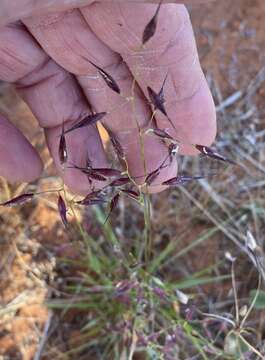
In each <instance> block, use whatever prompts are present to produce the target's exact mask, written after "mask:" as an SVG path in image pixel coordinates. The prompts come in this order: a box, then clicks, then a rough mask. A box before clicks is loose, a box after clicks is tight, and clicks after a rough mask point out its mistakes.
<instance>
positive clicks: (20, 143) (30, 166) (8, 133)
mask: <svg viewBox="0 0 265 360" xmlns="http://www.w3.org/2000/svg"><path fill="white" fill-rule="evenodd" d="M41 171H42V163H41V159H40V157H39V156H38V154H37V152H36V151H35V149H34V148H33V147H32V146H31V144H30V143H29V142H28V140H27V139H26V138H25V137H24V136H23V135H22V134H21V132H20V131H19V130H18V129H17V128H16V127H15V126H14V125H13V124H12V123H11V122H9V121H8V120H7V119H6V118H5V117H4V116H2V115H1V114H0V176H3V177H5V178H6V179H8V180H9V181H10V182H16V181H22V180H23V181H32V180H35V179H36V178H37V177H38V176H39V175H40V173H41Z"/></svg>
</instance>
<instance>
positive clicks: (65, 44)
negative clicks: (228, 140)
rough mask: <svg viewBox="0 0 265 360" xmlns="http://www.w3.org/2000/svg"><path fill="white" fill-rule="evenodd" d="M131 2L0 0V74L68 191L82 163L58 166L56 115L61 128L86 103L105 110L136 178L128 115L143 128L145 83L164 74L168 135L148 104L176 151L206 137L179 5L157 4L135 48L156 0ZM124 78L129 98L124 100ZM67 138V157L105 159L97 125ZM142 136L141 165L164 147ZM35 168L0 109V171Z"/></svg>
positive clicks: (82, 186)
mask: <svg viewBox="0 0 265 360" xmlns="http://www.w3.org/2000/svg"><path fill="white" fill-rule="evenodd" d="M136 2H142V3H141V4H138V3H137V4H136ZM136 2H129V1H125V0H124V2H123V3H119V2H117V1H115V0H112V1H111V0H105V1H101V2H94V1H92V0H71V1H69V0H67V1H66V0H61V1H60V0H57V1H56V0H50V1H43V0H34V1H33V0H30V1H29V0H0V79H2V80H4V81H7V82H11V83H14V85H15V86H16V88H17V90H18V92H19V94H20V95H21V96H22V98H23V99H24V100H25V101H26V102H27V103H28V105H29V106H30V108H31V110H32V112H33V113H34V115H35V116H36V118H37V120H38V122H39V124H40V126H41V127H42V128H44V131H45V135H46V139H47V144H48V147H49V149H50V152H51V155H52V157H53V159H54V162H55V165H56V167H57V169H58V172H59V173H60V174H61V176H62V177H63V178H64V182H65V183H66V184H67V185H68V186H69V187H70V188H71V189H72V190H73V191H74V192H77V193H88V190H89V184H88V182H87V178H86V176H85V175H84V174H82V173H81V172H78V171H76V170H74V169H68V168H65V169H64V170H63V168H62V166H61V164H60V160H59V157H58V143H59V135H60V134H61V129H62V123H63V122H64V123H65V128H68V127H70V124H72V123H74V122H76V121H78V120H79V119H80V117H81V116H82V115H83V114H85V113H86V112H87V111H88V108H89V105H88V104H89V103H90V104H91V105H92V107H93V109H95V111H97V112H101V111H106V112H108V115H107V116H106V117H105V118H104V119H103V121H102V122H103V124H104V125H106V127H107V128H108V129H110V130H111V133H113V134H114V135H115V136H116V137H117V138H118V139H119V142H120V143H121V145H122V147H123V149H124V152H125V155H126V159H127V163H128V165H129V169H130V173H131V174H132V176H135V177H138V176H139V174H143V161H142V158H141V149H140V142H139V136H138V129H137V126H136V122H135V116H137V119H138V122H139V123H140V126H141V127H145V126H146V123H147V122H148V119H150V117H151V114H152V111H151V108H150V106H149V103H148V100H147V99H148V96H147V86H150V87H151V88H152V89H154V90H156V91H159V89H160V88H161V85H162V83H163V80H164V78H165V76H166V74H168V78H167V82H166V84H165V100H166V108H167V113H168V115H169V117H170V119H171V120H172V122H173V123H174V127H175V128H176V129H177V134H176V132H175V130H174V128H172V127H171V126H170V123H169V122H168V120H167V119H166V118H165V117H164V115H163V114H161V113H159V112H157V113H156V114H155V117H156V121H157V123H158V125H159V128H161V129H169V130H168V131H169V132H170V134H171V135H172V136H174V137H177V138H178V140H181V141H182V142H183V143H185V144H186V145H182V146H181V148H180V151H181V153H185V154H194V153H195V152H196V151H195V150H194V147H191V146H189V145H188V144H197V143H199V144H203V145H209V144H210V143H211V142H212V141H213V139H214V137H215V132H216V124H215V109H214V104H213V101H212V97H211V94H210V92H209V89H208V86H207V83H206V80H205V78H204V75H203V73H202V70H201V67H200V64H199V60H198V55H197V50H196V45H195V41H194V37H193V32H192V27H191V24H190V20H189V17H188V14H187V11H186V9H185V7H184V6H183V5H177V4H163V5H162V7H161V11H160V14H159V19H158V26H157V31H156V33H155V36H154V37H153V38H152V39H151V40H150V41H149V42H148V43H146V45H145V47H144V48H141V38H142V33H143V30H144V28H145V26H146V24H147V23H148V22H149V20H150V19H151V18H152V16H153V15H154V12H155V10H156V7H157V5H155V4H147V2H157V1H155V0H154V1H149V0H148V1H144V0H137V1H136ZM164 2H167V3H169V2H171V3H172V2H174V1H173V0H172V1H164ZM77 6H82V7H80V8H76V7H77ZM19 19H20V20H21V22H18V21H17V20H19ZM88 60H90V61H92V62H93V63H95V64H97V65H98V66H100V67H101V68H103V69H105V70H106V71H107V72H108V73H109V74H111V75H112V76H113V78H114V79H115V80H116V82H117V83H118V84H119V87H120V88H121V94H122V96H120V95H118V94H117V93H115V92H113V91H112V90H111V89H110V88H109V87H107V86H106V84H105V83H104V81H103V80H102V78H101V77H100V76H98V72H97V71H96V69H95V68H94V67H93V66H92V65H91V64H90V63H89V61H88ZM134 77H135V78H136V83H135V84H134V81H133V79H134ZM133 85H135V86H133ZM133 87H134V92H133V98H134V101H133V102H132V101H128V100H127V101H126V98H130V97H131V96H132V88H133ZM66 141H67V148H68V163H69V164H75V165H78V166H85V164H86V160H87V157H88V158H89V159H91V161H92V164H93V167H97V168H99V167H106V166H107V165H106V157H105V154H104V149H103V146H102V144H101V140H100V137H99V134H98V130H97V128H96V126H89V127H86V128H82V129H79V130H76V131H74V132H72V133H69V135H66ZM144 143H145V155H144V156H145V161H146V165H147V172H148V173H150V172H151V171H153V170H154V169H156V168H157V166H159V164H160V163H161V161H163V159H164V158H165V156H166V154H167V149H166V148H165V147H164V145H163V144H162V143H161V142H160V140H159V139H158V138H156V137H153V136H148V135H147V136H145V137H144ZM176 167H177V165H176V162H172V163H171V165H170V166H168V167H166V168H164V169H163V170H162V171H161V173H160V175H159V178H158V179H157V180H159V181H160V182H162V181H163V180H166V179H168V178H170V177H173V176H175V175H176V171H177V168H176ZM41 171H42V163H41V160H40V158H39V155H38V154H37V152H36V151H35V149H34V148H33V147H32V146H31V145H30V144H29V142H28V141H27V140H26V139H25V137H24V136H23V135H22V134H21V133H20V132H19V130H18V129H16V128H15V127H14V126H13V125H12V124H11V123H10V122H9V121H8V120H7V119H6V118H4V117H3V116H0V175H2V176H4V177H6V178H7V179H9V180H10V181H22V180H23V181H31V180H33V179H35V178H37V177H38V176H39V175H40V173H41ZM157 189H158V190H159V188H157V187H156V189H155V190H157Z"/></svg>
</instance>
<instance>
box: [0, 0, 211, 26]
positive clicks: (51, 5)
mask: <svg viewBox="0 0 265 360" xmlns="http://www.w3.org/2000/svg"><path fill="white" fill-rule="evenodd" d="M94 1H95V0H50V1H43V0H0V25H6V24H8V23H10V22H14V21H16V20H19V19H23V18H26V17H28V16H32V15H39V14H44V13H45V14H47V13H48V12H57V11H65V10H68V9H72V8H77V7H82V6H85V5H90V4H92V3H93V2H94ZM112 1H119V0H102V2H103V3H107V2H112ZM129 1H130V2H134V3H141V2H145V3H158V2H159V1H160V0H128V2H129ZM209 1H214V0H180V1H177V0H164V3H185V4H193V3H194V4H197V3H198V2H199V3H201V2H209Z"/></svg>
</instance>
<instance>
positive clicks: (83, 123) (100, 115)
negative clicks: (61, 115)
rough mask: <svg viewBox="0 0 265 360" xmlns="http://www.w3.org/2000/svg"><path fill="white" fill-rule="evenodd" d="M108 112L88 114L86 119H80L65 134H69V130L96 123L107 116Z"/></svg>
mask: <svg viewBox="0 0 265 360" xmlns="http://www.w3.org/2000/svg"><path fill="white" fill-rule="evenodd" d="M106 115H107V113H106V112H100V113H94V114H90V115H87V116H86V117H85V118H84V119H82V120H80V121H79V122H78V123H76V124H74V125H73V126H72V127H71V128H70V129H68V130H66V131H65V132H64V134H68V133H69V132H71V131H73V130H76V129H80V128H82V127H84V126H91V125H94V124H96V123H97V122H98V121H100V120H102V119H103V117H104V116H106Z"/></svg>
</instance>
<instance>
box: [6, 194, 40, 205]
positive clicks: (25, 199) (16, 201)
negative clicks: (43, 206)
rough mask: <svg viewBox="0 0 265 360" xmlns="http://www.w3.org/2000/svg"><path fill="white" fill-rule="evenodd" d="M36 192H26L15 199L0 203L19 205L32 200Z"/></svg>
mask: <svg viewBox="0 0 265 360" xmlns="http://www.w3.org/2000/svg"><path fill="white" fill-rule="evenodd" d="M34 196H35V194H34V193H25V194H22V195H19V196H16V197H14V198H13V199H10V200H8V201H6V202H4V203H2V204H0V205H1V206H6V207H12V206H17V205H23V204H25V203H26V202H28V201H31V200H32V199H33V198H34Z"/></svg>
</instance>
